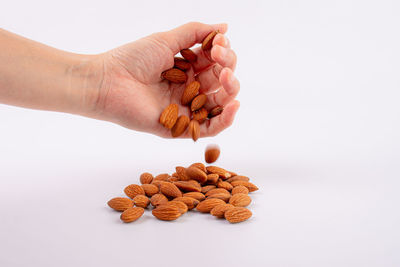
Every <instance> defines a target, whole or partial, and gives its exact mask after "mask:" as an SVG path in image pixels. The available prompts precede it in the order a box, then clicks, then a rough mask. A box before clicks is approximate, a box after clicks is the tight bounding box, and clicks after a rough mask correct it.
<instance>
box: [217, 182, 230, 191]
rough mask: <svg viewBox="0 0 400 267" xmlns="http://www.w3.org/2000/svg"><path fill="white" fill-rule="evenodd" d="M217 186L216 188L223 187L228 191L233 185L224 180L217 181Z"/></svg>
mask: <svg viewBox="0 0 400 267" xmlns="http://www.w3.org/2000/svg"><path fill="white" fill-rule="evenodd" d="M217 187H218V188H224V189H226V190H228V191H231V190H232V189H233V186H232V185H231V184H230V183H228V182H225V181H219V182H218V183H217Z"/></svg>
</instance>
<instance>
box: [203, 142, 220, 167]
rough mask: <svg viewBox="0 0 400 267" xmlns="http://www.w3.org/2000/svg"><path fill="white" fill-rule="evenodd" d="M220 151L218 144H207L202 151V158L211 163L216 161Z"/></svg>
mask: <svg viewBox="0 0 400 267" xmlns="http://www.w3.org/2000/svg"><path fill="white" fill-rule="evenodd" d="M220 153H221V151H220V149H219V146H218V145H208V146H207V148H206V152H205V153H204V158H205V160H206V162H207V163H213V162H216V161H217V159H218V157H219V154H220Z"/></svg>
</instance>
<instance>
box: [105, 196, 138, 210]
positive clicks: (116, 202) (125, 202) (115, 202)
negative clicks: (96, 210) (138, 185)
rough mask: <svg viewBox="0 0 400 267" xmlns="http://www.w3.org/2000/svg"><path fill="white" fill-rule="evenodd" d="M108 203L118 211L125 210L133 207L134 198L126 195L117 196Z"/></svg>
mask: <svg viewBox="0 0 400 267" xmlns="http://www.w3.org/2000/svg"><path fill="white" fill-rule="evenodd" d="M107 204H108V206H110V208H112V209H114V210H117V211H124V210H127V209H129V208H131V207H133V202H132V200H131V199H129V198H126V197H115V198H113V199H110V200H109V201H108V202H107Z"/></svg>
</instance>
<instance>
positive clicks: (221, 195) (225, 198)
mask: <svg viewBox="0 0 400 267" xmlns="http://www.w3.org/2000/svg"><path fill="white" fill-rule="evenodd" d="M209 198H218V199H221V200H223V201H225V202H228V201H229V199H230V198H231V194H227V193H217V194H212V195H211V196H209V197H207V199H209Z"/></svg>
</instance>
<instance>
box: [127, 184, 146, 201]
mask: <svg viewBox="0 0 400 267" xmlns="http://www.w3.org/2000/svg"><path fill="white" fill-rule="evenodd" d="M124 192H125V194H126V195H127V196H128V197H130V198H134V197H136V196H137V195H144V194H145V193H144V190H143V188H142V187H141V186H140V185H138V184H131V185H128V186H127V187H125V189H124Z"/></svg>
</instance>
